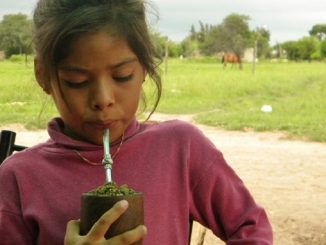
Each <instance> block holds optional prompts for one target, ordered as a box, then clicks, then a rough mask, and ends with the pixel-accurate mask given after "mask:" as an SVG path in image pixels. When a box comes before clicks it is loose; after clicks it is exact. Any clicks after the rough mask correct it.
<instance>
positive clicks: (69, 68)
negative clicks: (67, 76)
mask: <svg viewBox="0 0 326 245" xmlns="http://www.w3.org/2000/svg"><path fill="white" fill-rule="evenodd" d="M136 61H138V59H137V57H132V58H129V59H126V60H123V61H121V62H120V63H117V64H114V65H109V66H108V67H107V69H117V68H119V67H122V66H124V65H126V64H130V63H134V62H136ZM58 68H59V70H62V71H66V72H78V73H82V74H86V73H88V72H89V71H88V70H87V69H85V68H82V67H77V66H73V65H61V66H59V67H58Z"/></svg>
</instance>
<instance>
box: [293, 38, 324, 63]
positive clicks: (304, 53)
mask: <svg viewBox="0 0 326 245" xmlns="http://www.w3.org/2000/svg"><path fill="white" fill-rule="evenodd" d="M319 45H320V43H319V41H318V39H317V38H316V37H303V38H301V39H300V40H299V41H298V48H299V53H300V58H301V59H303V60H309V61H310V60H312V59H319V58H320V47H319Z"/></svg>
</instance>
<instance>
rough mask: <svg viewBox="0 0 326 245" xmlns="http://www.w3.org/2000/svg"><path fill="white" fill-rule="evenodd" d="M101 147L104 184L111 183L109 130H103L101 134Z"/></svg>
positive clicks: (111, 162)
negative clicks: (102, 150) (102, 149)
mask: <svg viewBox="0 0 326 245" xmlns="http://www.w3.org/2000/svg"><path fill="white" fill-rule="evenodd" d="M103 147H104V157H103V161H102V164H103V166H104V168H105V175H106V182H107V183H109V182H112V173H111V170H112V165H113V160H112V157H111V154H110V132H109V129H107V128H106V129H104V133H103Z"/></svg>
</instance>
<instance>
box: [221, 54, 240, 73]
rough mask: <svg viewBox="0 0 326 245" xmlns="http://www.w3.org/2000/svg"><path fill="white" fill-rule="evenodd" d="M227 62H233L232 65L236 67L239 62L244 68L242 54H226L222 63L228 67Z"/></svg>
mask: <svg viewBox="0 0 326 245" xmlns="http://www.w3.org/2000/svg"><path fill="white" fill-rule="evenodd" d="M227 63H231V67H232V68H235V67H236V66H237V64H238V65H239V69H240V70H241V69H242V62H241V58H240V56H238V55H236V54H234V53H229V54H224V55H223V56H222V64H223V67H224V68H226V65H227Z"/></svg>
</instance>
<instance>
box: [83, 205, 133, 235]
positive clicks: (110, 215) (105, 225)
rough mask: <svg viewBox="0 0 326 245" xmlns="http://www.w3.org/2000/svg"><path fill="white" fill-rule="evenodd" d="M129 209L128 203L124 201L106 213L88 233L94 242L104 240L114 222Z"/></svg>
mask: <svg viewBox="0 0 326 245" xmlns="http://www.w3.org/2000/svg"><path fill="white" fill-rule="evenodd" d="M127 208H128V202H127V201H126V200H122V201H119V202H117V203H116V204H115V205H114V206H113V207H112V208H111V209H110V210H108V211H107V212H105V213H104V214H103V215H102V216H101V218H99V220H98V221H97V222H96V223H95V224H94V225H93V227H92V228H91V230H90V231H89V233H88V237H89V238H90V239H94V240H100V239H103V237H104V235H105V233H106V232H107V231H108V229H109V228H110V226H111V225H112V223H113V222H114V221H116V220H117V219H118V218H119V217H120V216H121V215H122V214H123V213H124V212H125V211H126V210H127Z"/></svg>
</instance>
